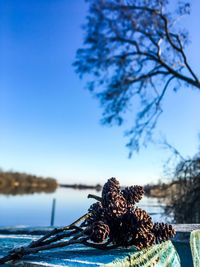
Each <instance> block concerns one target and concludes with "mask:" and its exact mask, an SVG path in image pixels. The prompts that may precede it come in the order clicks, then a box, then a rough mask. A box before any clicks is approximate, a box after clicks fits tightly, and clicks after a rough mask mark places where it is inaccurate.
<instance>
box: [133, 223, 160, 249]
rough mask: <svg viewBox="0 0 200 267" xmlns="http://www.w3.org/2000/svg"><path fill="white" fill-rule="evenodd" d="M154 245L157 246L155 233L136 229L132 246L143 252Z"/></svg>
mask: <svg viewBox="0 0 200 267" xmlns="http://www.w3.org/2000/svg"><path fill="white" fill-rule="evenodd" d="M153 244H155V235H154V233H152V232H149V231H148V229H145V228H143V227H135V231H134V232H133V233H132V241H131V245H133V246H135V247H136V248H137V249H138V250H142V249H147V248H149V247H151V246H152V245H153Z"/></svg>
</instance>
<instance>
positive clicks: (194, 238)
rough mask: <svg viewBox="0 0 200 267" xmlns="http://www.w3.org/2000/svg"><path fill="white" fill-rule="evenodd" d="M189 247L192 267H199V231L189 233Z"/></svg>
mask: <svg viewBox="0 0 200 267" xmlns="http://www.w3.org/2000/svg"><path fill="white" fill-rule="evenodd" d="M190 246H191V251H192V258H193V264H194V267H200V230H195V231H192V232H191V235H190Z"/></svg>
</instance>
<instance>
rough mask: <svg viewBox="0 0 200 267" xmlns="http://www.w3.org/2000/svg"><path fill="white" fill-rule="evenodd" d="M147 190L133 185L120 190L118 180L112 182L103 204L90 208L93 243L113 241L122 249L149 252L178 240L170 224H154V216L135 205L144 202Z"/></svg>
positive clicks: (106, 186)
mask: <svg viewBox="0 0 200 267" xmlns="http://www.w3.org/2000/svg"><path fill="white" fill-rule="evenodd" d="M143 194H144V190H143V187H141V186H131V187H127V188H125V189H124V190H120V184H119V182H118V181H117V179H116V178H110V179H108V181H107V183H105V185H104V187H103V191H102V201H101V202H96V203H94V204H93V205H91V206H90V208H89V210H88V211H89V213H90V215H91V216H90V217H89V218H87V219H86V221H85V226H87V229H88V231H87V234H88V235H89V236H90V239H91V240H92V241H93V242H96V243H101V242H103V241H104V240H105V239H107V238H109V241H111V242H112V243H113V244H116V245H118V246H122V247H129V246H135V247H136V248H137V249H139V250H141V249H146V248H148V247H150V246H152V245H153V244H157V243H161V242H164V241H166V240H169V239H170V238H172V237H174V235H175V230H174V229H173V228H172V226H171V225H168V224H167V223H166V224H164V223H153V222H152V219H151V216H150V215H149V214H148V213H147V212H146V211H145V210H142V209H140V208H138V207H135V204H136V203H137V202H139V201H140V200H141V199H142V196H143Z"/></svg>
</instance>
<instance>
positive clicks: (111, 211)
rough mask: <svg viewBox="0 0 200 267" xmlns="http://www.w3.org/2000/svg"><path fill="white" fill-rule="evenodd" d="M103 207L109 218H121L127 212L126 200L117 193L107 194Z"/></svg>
mask: <svg viewBox="0 0 200 267" xmlns="http://www.w3.org/2000/svg"><path fill="white" fill-rule="evenodd" d="M103 206H104V210H105V216H107V217H108V218H109V217H110V218H121V217H122V216H123V215H124V214H126V212H127V203H126V199H125V198H124V197H123V195H122V194H120V193H117V192H116V191H113V192H109V193H107V194H106V196H105V199H104V203H103Z"/></svg>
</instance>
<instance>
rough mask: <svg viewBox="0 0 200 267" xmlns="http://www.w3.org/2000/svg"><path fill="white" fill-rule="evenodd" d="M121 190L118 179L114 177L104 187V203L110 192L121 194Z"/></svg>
mask: <svg viewBox="0 0 200 267" xmlns="http://www.w3.org/2000/svg"><path fill="white" fill-rule="evenodd" d="M119 188H120V185H119V182H118V181H117V179H116V178H114V177H112V178H110V179H108V181H107V182H106V183H105V184H104V186H103V190H102V201H103V202H104V200H105V197H106V195H107V194H108V193H110V192H117V193H119Z"/></svg>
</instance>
